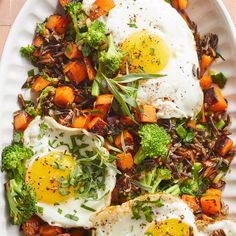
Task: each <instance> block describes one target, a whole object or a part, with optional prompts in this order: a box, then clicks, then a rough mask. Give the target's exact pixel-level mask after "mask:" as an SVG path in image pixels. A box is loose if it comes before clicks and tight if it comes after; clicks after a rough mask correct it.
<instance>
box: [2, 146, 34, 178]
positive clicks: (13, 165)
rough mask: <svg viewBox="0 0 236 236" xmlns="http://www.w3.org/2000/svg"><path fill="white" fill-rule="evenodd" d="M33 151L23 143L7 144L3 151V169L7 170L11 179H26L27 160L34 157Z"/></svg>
mask: <svg viewBox="0 0 236 236" xmlns="http://www.w3.org/2000/svg"><path fill="white" fill-rule="evenodd" d="M32 155H33V151H32V150H31V149H29V148H27V147H24V146H23V145H22V144H13V145H10V146H7V147H5V148H4V149H3V151H2V171H6V172H7V174H8V178H9V179H16V180H17V181H19V180H22V179H24V174H25V162H26V161H27V160H28V159H29V158H30V157H32Z"/></svg>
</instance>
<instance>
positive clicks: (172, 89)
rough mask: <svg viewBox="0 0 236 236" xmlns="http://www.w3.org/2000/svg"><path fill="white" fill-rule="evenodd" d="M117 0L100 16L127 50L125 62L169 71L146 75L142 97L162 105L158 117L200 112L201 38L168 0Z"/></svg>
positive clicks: (87, 3) (138, 68) (132, 68)
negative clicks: (154, 76)
mask: <svg viewBox="0 0 236 236" xmlns="http://www.w3.org/2000/svg"><path fill="white" fill-rule="evenodd" d="M114 2H115V4H116V6H115V8H113V9H112V10H111V11H110V12H109V14H108V15H107V16H105V17H101V18H100V20H102V21H104V23H105V25H106V30H107V33H112V34H113V37H114V41H115V43H116V45H117V46H118V47H119V48H120V49H121V51H122V52H123V53H124V55H125V57H124V61H123V65H128V69H129V73H140V72H145V73H155V74H156V73H159V74H162V75H165V76H164V77H162V78H158V79H150V80H145V81H141V82H140V83H139V87H138V92H137V102H138V103H139V104H140V105H144V104H146V105H152V106H154V107H156V108H157V118H172V117H176V118H181V117H193V116H195V115H196V114H198V113H199V112H200V110H201V107H202V104H203V92H202V90H201V88H200V86H199V81H198V79H197V78H196V75H194V73H193V71H194V68H198V67H199V61H198V56H197V52H196V43H195V40H194V37H193V34H192V32H191V30H190V29H189V27H188V25H187V24H186V22H185V21H184V20H183V19H182V17H181V16H180V15H179V14H178V13H177V11H176V10H175V9H174V8H172V7H171V5H170V4H168V3H167V2H166V1H165V0H155V1H153V0H126V1H124V0H114ZM92 3H93V1H92V0H87V1H83V7H84V9H85V11H86V12H89V9H90V8H91V4H92ZM124 67H125V66H124ZM123 69H124V68H123Z"/></svg>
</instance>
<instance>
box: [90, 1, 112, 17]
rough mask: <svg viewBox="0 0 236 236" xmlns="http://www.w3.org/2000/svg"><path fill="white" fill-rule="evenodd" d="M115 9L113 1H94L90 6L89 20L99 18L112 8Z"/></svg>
mask: <svg viewBox="0 0 236 236" xmlns="http://www.w3.org/2000/svg"><path fill="white" fill-rule="evenodd" d="M114 7H115V2H114V1H113V0H95V2H94V3H93V5H92V8H91V11H90V15H89V18H90V19H91V20H95V19H97V18H99V17H100V16H103V15H105V14H107V13H108V12H109V11H110V10H111V9H112V8H114Z"/></svg>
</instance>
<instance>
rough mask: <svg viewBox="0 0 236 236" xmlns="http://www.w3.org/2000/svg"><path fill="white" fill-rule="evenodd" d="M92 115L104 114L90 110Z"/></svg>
mask: <svg viewBox="0 0 236 236" xmlns="http://www.w3.org/2000/svg"><path fill="white" fill-rule="evenodd" d="M90 113H91V114H93V115H96V114H102V112H101V111H100V110H97V109H95V110H90Z"/></svg>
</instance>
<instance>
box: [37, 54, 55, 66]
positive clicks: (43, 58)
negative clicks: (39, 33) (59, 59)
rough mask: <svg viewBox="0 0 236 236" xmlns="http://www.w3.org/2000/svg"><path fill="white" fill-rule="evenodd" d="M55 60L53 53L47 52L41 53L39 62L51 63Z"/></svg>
mask: <svg viewBox="0 0 236 236" xmlns="http://www.w3.org/2000/svg"><path fill="white" fill-rule="evenodd" d="M53 62H54V59H53V57H52V54H51V53H50V52H47V53H45V54H43V55H41V57H40V59H39V63H41V64H51V63H53Z"/></svg>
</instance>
